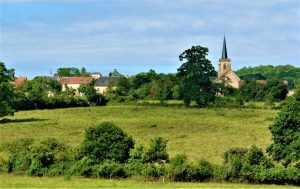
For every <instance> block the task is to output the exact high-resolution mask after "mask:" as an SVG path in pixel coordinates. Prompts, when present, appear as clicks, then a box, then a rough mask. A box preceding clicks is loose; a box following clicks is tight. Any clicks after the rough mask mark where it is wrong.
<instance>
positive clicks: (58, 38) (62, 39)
mask: <svg viewBox="0 0 300 189" xmlns="http://www.w3.org/2000/svg"><path fill="white" fill-rule="evenodd" d="M2 2H4V4H3V6H2V10H4V11H3V12H2V14H3V15H5V16H2V17H1V36H2V40H1V41H0V51H1V52H0V56H1V57H2V58H3V59H4V61H6V62H8V63H9V64H11V65H12V66H13V67H15V68H16V69H17V70H18V67H19V68H21V67H22V68H24V66H22V65H23V64H24V63H26V64H28V63H30V65H31V66H33V65H35V64H36V65H39V64H41V63H43V64H44V65H45V71H46V72H48V70H49V69H48V68H49V67H51V65H58V64H64V65H68V64H70V65H72V64H74V63H76V64H78V65H80V64H83V65H89V64H90V65H92V64H95V62H97V64H95V65H98V66H100V65H102V67H103V66H106V67H107V66H108V67H109V65H113V66H114V68H115V67H118V66H119V67H123V68H124V69H125V70H124V71H125V72H128V73H132V70H133V68H139V69H141V68H143V67H144V68H145V69H148V68H149V67H151V66H153V67H155V68H158V69H160V71H159V72H174V71H176V69H175V68H176V66H178V65H179V64H180V62H179V61H178V55H179V54H180V53H181V52H182V51H183V50H185V49H186V48H189V47H190V46H191V45H197V44H200V45H202V46H207V47H209V49H210V54H209V58H210V59H211V60H212V62H213V63H214V64H215V65H216V64H217V61H218V58H219V56H220V51H221V43H222V41H221V40H222V37H223V36H222V35H223V31H224V30H226V36H227V38H228V51H229V54H230V56H231V59H232V60H233V63H234V67H235V68H240V67H242V66H250V65H257V64H270V63H274V64H278V63H280V62H282V63H290V64H294V65H298V66H300V62H299V60H300V52H299V45H300V36H299V33H300V22H299V20H300V8H299V7H300V6H298V5H299V1H293V0H289V1H281V0H274V1H270V0H266V1H263V2H262V1H258V0H254V1H251V2H250V1H247V2H240V1H234V0H226V1H225V0H220V1H201V0H193V1H179V0H178V1H177V0H162V1H158V0H154V1H150V0H144V1H136V0H132V1H126V2H124V1H121V0H119V1H118V0H113V1H109V2H108V1H79V0H76V1H68V0H61V1H58V0H57V1H55V0H54V1H51V0H45V1H43V2H52V3H50V4H47V10H44V9H43V8H45V7H44V6H45V5H44V4H43V3H42V1H39V0H11V1H10V0H2ZM66 2H67V4H63V3H66ZM74 2H77V4H74ZM87 2H93V3H87ZM18 3H20V4H22V3H29V4H28V5H20V6H15V5H14V4H18ZM70 5H72V6H71V7H70ZM133 5H134V6H133ZM54 8H55V11H51V10H54ZM249 64H250V65H249ZM124 65H126V66H124ZM166 65H168V66H166ZM100 67H101V66H100ZM168 68H169V69H168ZM99 69H101V68H99ZM126 69H127V70H126ZM39 70H40V69H39ZM135 71H139V70H136V69H135ZM140 71H144V70H140ZM32 74H37V73H32Z"/></svg>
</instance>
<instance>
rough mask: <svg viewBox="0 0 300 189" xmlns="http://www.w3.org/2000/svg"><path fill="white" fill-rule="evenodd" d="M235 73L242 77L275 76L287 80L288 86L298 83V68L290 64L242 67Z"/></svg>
mask: <svg viewBox="0 0 300 189" xmlns="http://www.w3.org/2000/svg"><path fill="white" fill-rule="evenodd" d="M236 73H237V74H238V75H239V76H240V77H241V78H242V79H257V80H266V79H274V78H276V79H282V80H287V81H288V82H289V87H290V88H294V86H295V85H299V84H300V68H297V67H295V66H292V65H279V66H272V65H267V66H262V65H260V66H255V67H244V68H242V69H240V70H238V71H237V72H236Z"/></svg>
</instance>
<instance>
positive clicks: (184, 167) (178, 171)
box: [168, 154, 190, 181]
mask: <svg viewBox="0 0 300 189" xmlns="http://www.w3.org/2000/svg"><path fill="white" fill-rule="evenodd" d="M189 168H190V163H189V162H188V160H187V157H186V155H184V154H179V155H176V156H175V157H174V158H171V159H170V164H169V166H168V178H169V179H170V180H172V181H187V180H188V174H189Z"/></svg>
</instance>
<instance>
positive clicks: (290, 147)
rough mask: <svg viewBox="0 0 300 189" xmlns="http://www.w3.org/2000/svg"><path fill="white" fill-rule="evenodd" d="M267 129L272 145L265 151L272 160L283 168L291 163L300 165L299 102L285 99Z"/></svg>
mask: <svg viewBox="0 0 300 189" xmlns="http://www.w3.org/2000/svg"><path fill="white" fill-rule="evenodd" d="M269 129H270V131H271V133H272V138H273V144H271V146H269V147H268V149H267V151H268V153H269V154H270V155H271V156H272V157H273V159H274V160H275V161H278V162H279V161H281V162H282V163H283V165H285V166H288V165H289V164H291V163H297V164H298V165H300V101H297V100H296V99H293V98H289V99H287V101H286V105H284V106H283V107H282V109H281V111H280V112H279V113H278V115H277V117H276V118H275V120H274V122H273V124H271V126H270V127H269Z"/></svg>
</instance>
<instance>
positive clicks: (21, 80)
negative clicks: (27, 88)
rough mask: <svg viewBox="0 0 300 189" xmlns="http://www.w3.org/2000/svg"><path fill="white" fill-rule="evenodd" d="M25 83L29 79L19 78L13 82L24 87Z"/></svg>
mask: <svg viewBox="0 0 300 189" xmlns="http://www.w3.org/2000/svg"><path fill="white" fill-rule="evenodd" d="M25 81H27V77H17V78H16V79H15V81H14V82H13V83H14V84H15V85H16V86H20V85H22V84H23V83H24V82H25Z"/></svg>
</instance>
